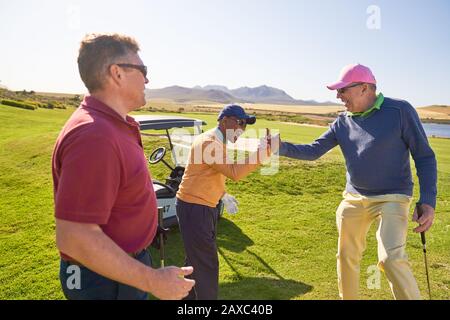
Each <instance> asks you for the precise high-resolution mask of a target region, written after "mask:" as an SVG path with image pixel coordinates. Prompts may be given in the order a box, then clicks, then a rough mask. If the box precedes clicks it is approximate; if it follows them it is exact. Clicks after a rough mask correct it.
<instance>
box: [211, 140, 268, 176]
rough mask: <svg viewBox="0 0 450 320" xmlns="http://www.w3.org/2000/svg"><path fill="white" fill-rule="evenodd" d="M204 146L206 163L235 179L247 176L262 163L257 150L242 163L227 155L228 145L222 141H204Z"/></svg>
mask: <svg viewBox="0 0 450 320" xmlns="http://www.w3.org/2000/svg"><path fill="white" fill-rule="evenodd" d="M203 147H204V149H203V150H204V151H205V150H206V152H203V155H204V156H205V159H204V160H205V163H206V164H208V165H209V166H211V168H212V169H214V170H216V171H218V172H220V173H221V174H223V175H224V176H226V177H227V178H230V179H232V180H234V181H238V180H240V179H243V178H245V177H246V176H247V175H248V174H250V173H251V172H252V171H254V170H256V169H257V168H258V167H259V166H260V163H261V159H260V157H258V153H257V152H256V153H252V154H251V155H250V156H249V157H247V158H246V159H244V160H243V161H242V163H239V162H238V163H235V161H234V160H233V159H230V158H228V157H227V153H226V147H224V146H223V145H222V144H221V143H218V142H217V141H208V142H205V143H204V145H203ZM258 150H259V149H258ZM209 156H211V157H210V159H208V157H209Z"/></svg>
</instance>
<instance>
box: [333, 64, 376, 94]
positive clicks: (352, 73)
mask: <svg viewBox="0 0 450 320" xmlns="http://www.w3.org/2000/svg"><path fill="white" fill-rule="evenodd" d="M355 82H364V83H373V84H377V80H375V77H374V76H373V73H372V71H370V69H369V68H367V67H366V66H363V65H362V64H349V65H348V66H345V67H344V68H342V70H341V74H340V76H339V80H338V81H337V82H336V83H333V84H330V85H328V86H327V88H328V89H330V90H337V89H342V88H344V87H347V86H348V85H350V84H352V83H355Z"/></svg>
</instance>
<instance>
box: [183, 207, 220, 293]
mask: <svg viewBox="0 0 450 320" xmlns="http://www.w3.org/2000/svg"><path fill="white" fill-rule="evenodd" d="M176 208H177V217H178V223H179V227H180V232H181V236H182V238H183V244H184V251H185V266H192V267H194V272H193V273H192V275H190V276H188V278H191V279H194V280H195V286H194V287H193V289H192V290H191V291H190V292H189V295H188V296H187V297H186V298H185V299H187V300H217V299H218V289H219V257H218V255H217V245H216V234H217V220H218V210H217V208H211V207H208V206H203V205H199V204H193V203H187V202H184V201H181V200H180V199H177V205H176Z"/></svg>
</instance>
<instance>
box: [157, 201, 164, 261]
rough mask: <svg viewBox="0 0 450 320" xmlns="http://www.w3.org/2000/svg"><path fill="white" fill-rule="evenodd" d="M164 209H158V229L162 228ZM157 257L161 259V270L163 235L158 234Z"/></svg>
mask: <svg viewBox="0 0 450 320" xmlns="http://www.w3.org/2000/svg"><path fill="white" fill-rule="evenodd" d="M163 214H164V208H162V207H159V208H158V224H159V227H160V228H164V220H163ZM159 257H160V259H161V268H164V234H163V233H162V232H160V234H159Z"/></svg>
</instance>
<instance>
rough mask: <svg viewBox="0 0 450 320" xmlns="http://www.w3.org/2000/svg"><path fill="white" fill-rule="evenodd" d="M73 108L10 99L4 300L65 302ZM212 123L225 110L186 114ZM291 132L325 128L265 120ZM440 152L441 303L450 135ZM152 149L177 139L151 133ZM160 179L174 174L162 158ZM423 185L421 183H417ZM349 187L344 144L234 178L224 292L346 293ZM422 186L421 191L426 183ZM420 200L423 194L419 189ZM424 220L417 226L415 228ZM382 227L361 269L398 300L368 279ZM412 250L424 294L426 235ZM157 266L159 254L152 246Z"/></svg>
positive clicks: (1, 177)
mask: <svg viewBox="0 0 450 320" xmlns="http://www.w3.org/2000/svg"><path fill="white" fill-rule="evenodd" d="M72 112H73V109H68V110H46V109H38V110H35V111H28V110H22V109H17V108H11V107H7V106H1V105H0V118H1V119H2V120H3V123H2V126H1V129H0V193H1V197H0V210H1V211H0V299H62V298H63V295H62V292H61V289H60V285H59V279H58V268H59V257H58V252H57V250H56V247H55V230H54V229H55V227H54V217H53V193H52V177H51V152H52V149H53V145H54V142H55V140H56V137H57V135H58V132H59V131H60V129H61V127H62V125H63V124H64V122H65V121H66V120H67V118H68V117H69V116H70V114H71V113H72ZM186 116H191V117H196V118H201V119H204V120H206V121H207V122H208V124H209V127H211V126H213V125H214V124H215V118H216V116H215V115H206V114H205V115H203V114H186ZM256 126H257V127H258V128H264V127H266V126H268V127H271V128H274V129H275V128H276V129H279V130H280V131H281V134H282V137H283V139H286V140H289V141H293V142H310V141H312V140H313V139H314V138H315V137H317V136H318V135H320V134H321V133H322V132H323V131H324V130H325V129H324V128H315V127H306V126H297V125H289V124H282V123H277V122H268V121H264V120H262V121H258V122H257V125H256ZM430 141H431V144H432V146H433V148H434V150H435V152H436V154H437V158H438V171H439V172H438V178H439V185H438V192H439V195H438V204H437V217H436V220H435V225H434V226H433V228H432V230H431V232H429V233H428V234H427V242H428V259H429V266H430V274H431V285H432V291H433V296H434V298H435V299H449V298H450V294H449V287H450V250H449V248H450V235H449V231H450V229H449V228H450V217H449V212H450V140H448V139H431V140H430ZM144 144H145V149H146V153H147V154H148V153H149V152H150V151H151V150H152V149H153V148H154V147H156V146H160V145H161V144H167V142H166V141H164V140H158V139H156V138H149V137H146V138H145V139H144ZM150 169H151V173H152V176H153V177H154V178H156V179H159V180H164V179H165V177H166V176H167V174H168V171H167V169H166V168H164V167H163V165H162V164H158V165H156V166H153V167H152V168H150ZM416 183H417V179H416ZM344 184H345V166H344V162H343V158H342V155H341V153H340V150H339V149H338V148H335V149H334V150H333V151H332V152H330V153H328V154H327V155H325V156H324V157H323V158H322V159H320V160H318V161H314V162H304V161H297V160H290V159H285V158H281V166H280V170H279V172H278V173H277V174H276V175H274V176H263V175H260V174H259V172H256V173H253V174H251V175H250V176H249V177H247V178H246V179H245V180H243V181H241V182H237V183H235V182H229V183H228V192H229V193H231V194H233V195H235V196H236V197H237V198H238V200H239V202H240V207H239V213H238V214H237V215H234V216H231V215H228V214H226V215H225V216H224V218H223V219H221V220H220V223H219V234H218V245H219V257H220V268H221V269H220V298H222V299H337V298H338V293H337V280H336V271H335V264H336V263H335V254H336V244H337V231H336V227H335V218H334V212H335V209H336V207H337V205H338V204H339V202H340V200H341V196H340V194H341V192H342V190H343V187H344ZM416 189H417V188H416ZM415 195H416V198H417V190H415ZM413 227H414V224H413V223H411V224H410V231H411V230H412V228H413ZM374 234H375V225H374V226H372V229H371V232H370V235H369V237H368V244H367V251H366V253H365V255H364V258H363V261H362V265H361V298H363V299H391V294H390V290H389V287H388V283H387V281H386V280H385V277H384V276H382V281H381V286H380V288H379V289H369V288H368V287H367V285H366V283H367V280H368V277H369V276H370V275H372V274H368V273H367V272H366V271H367V270H368V268H369V266H372V265H375V264H376V262H377V259H376V241H375V236H374ZM408 254H409V257H410V261H411V264H412V267H413V271H414V274H415V276H416V278H417V280H418V283H419V286H420V288H421V291H422V293H423V295H424V297H426V280H425V273H424V265H423V257H422V251H421V244H420V236H419V235H417V234H413V233H412V231H411V232H410V233H409V237H408ZM152 255H153V258H154V261H155V264H156V265H158V253H157V252H155V251H153V250H152ZM182 261H183V251H182V244H181V238H180V234H179V231H178V230H177V229H176V228H175V229H174V230H172V232H171V234H170V235H169V242H168V248H167V259H166V264H176V265H181V264H182Z"/></svg>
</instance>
